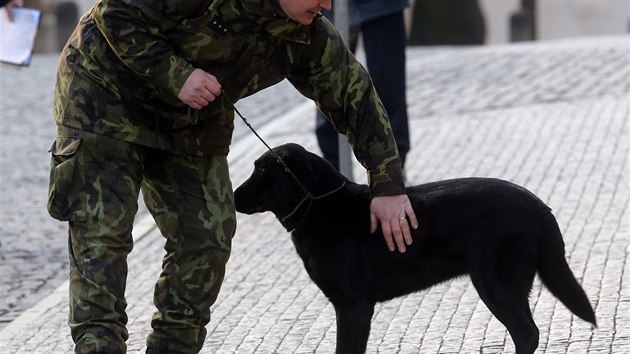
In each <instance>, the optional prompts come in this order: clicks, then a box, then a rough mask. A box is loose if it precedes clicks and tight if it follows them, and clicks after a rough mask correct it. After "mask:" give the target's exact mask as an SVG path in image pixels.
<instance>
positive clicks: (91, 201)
mask: <svg viewBox="0 0 630 354" xmlns="http://www.w3.org/2000/svg"><path fill="white" fill-rule="evenodd" d="M51 153H52V160H51V183H50V191H49V198H48V199H49V200H48V209H49V212H50V214H51V215H52V216H53V217H54V218H56V219H58V220H63V221H68V222H69V229H70V231H69V255H70V300H69V301H70V316H69V317H70V318H69V325H70V328H71V334H72V338H73V340H74V342H75V352H76V353H124V352H125V350H126V345H125V341H126V340H127V338H128V332H127V329H126V327H125V326H126V324H127V315H126V313H125V308H126V306H127V303H126V301H125V287H126V282H127V279H126V278H127V255H128V254H129V252H131V250H132V247H133V240H132V236H131V230H132V226H133V220H134V217H135V214H136V212H137V210H138V196H139V191H142V194H143V197H144V200H145V203H146V205H147V207H148V209H149V211H150V212H151V214H152V215H153V217H154V219H155V221H156V224H157V226H158V228H159V229H160V232H161V233H162V235H163V236H164V238H165V239H166V240H165V246H164V249H165V251H166V252H165V256H164V258H163V262H162V273H161V275H160V277H159V279H158V281H157V284H156V285H155V292H154V299H153V301H154V304H155V306H156V307H157V312H156V313H155V314H154V316H153V319H152V322H151V326H152V329H153V330H152V332H151V334H150V335H149V337H148V339H147V347H148V348H149V349H150V350H155V352H158V353H197V352H199V350H200V349H201V347H202V345H203V341H204V339H205V336H206V330H205V325H206V324H207V323H208V322H209V321H210V305H212V304H213V303H214V301H215V300H216V298H217V295H218V293H219V288H220V286H221V283H222V281H223V277H224V274H225V264H226V262H227V261H228V258H229V255H230V248H231V241H232V237H233V235H234V231H235V228H236V215H235V209H234V198H233V194H232V193H233V192H232V185H231V182H230V179H229V171H228V166H227V158H226V156H224V155H217V156H209V157H197V156H188V155H181V154H176V153H172V152H167V151H162V150H155V149H152V148H147V147H144V146H139V145H136V144H130V143H127V142H123V141H120V140H115V139H111V138H108V137H105V136H101V135H96V134H92V133H89V132H85V131H79V130H74V129H68V128H64V127H59V129H58V134H57V138H56V140H55V143H54V144H53V146H52V148H51Z"/></svg>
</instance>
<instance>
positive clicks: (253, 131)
mask: <svg viewBox="0 0 630 354" xmlns="http://www.w3.org/2000/svg"><path fill="white" fill-rule="evenodd" d="M221 93H222V95H223V98H224V99H225V100H226V101H227V102H228V104H229V105H230V106H232V109H233V110H234V112H236V114H237V115H238V116H239V117H241V119H242V120H243V122H244V123H245V125H247V127H248V128H249V130H251V131H252V133H254V135H256V137H257V138H258V140H260V141H261V142H262V143H263V144H264V145H265V146H266V147H267V150H269V151H270V152H271V154H272V155H273V156H274V157H275V158H276V160H277V161H278V163H279V164H280V165H282V167H284V170H285V171H287V173H288V174H289V175H290V176H291V178H293V180H294V181H295V182H296V183H297V184H298V186H300V188H302V190H303V191H304V192H305V193H306V195H307V197H308V196H310V197H312V198H314V197H313V195H312V194H311V192H309V190H308V189H306V187H304V185H303V184H302V182H300V180H299V179H298V178H297V176H296V175H295V174H293V171H291V169H290V168H289V166H287V164H286V163H285V162H284V160H283V159H282V157H280V155H278V153H277V152H275V151H273V149H272V148H271V147H270V146H269V145H268V144H267V142H265V140H263V138H261V137H260V135H258V133H257V132H256V130H255V129H254V127H252V125H251V124H249V122H248V121H247V119H245V117H243V115H242V114H241V112H239V111H238V109H237V108H236V105H234V102H233V101H232V100H231V99H230V98H229V97H228V95H226V94H225V91H222V92H221Z"/></svg>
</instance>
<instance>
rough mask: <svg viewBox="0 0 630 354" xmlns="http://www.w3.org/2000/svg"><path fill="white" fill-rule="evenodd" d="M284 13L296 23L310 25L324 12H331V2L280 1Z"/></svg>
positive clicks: (307, 0)
mask: <svg viewBox="0 0 630 354" xmlns="http://www.w3.org/2000/svg"><path fill="white" fill-rule="evenodd" d="M280 7H282V10H284V13H285V14H287V16H289V18H290V19H292V20H293V21H295V22H298V23H301V24H303V25H310V24H311V23H312V22H313V19H314V18H315V16H317V14H318V13H319V12H320V11H321V10H322V9H326V10H330V7H331V0H280Z"/></svg>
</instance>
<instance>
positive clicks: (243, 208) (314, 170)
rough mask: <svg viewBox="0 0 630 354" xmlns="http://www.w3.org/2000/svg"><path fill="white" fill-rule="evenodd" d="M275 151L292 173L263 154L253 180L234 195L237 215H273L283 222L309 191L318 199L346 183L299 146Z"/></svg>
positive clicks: (270, 156)
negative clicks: (322, 192) (319, 196)
mask: <svg viewBox="0 0 630 354" xmlns="http://www.w3.org/2000/svg"><path fill="white" fill-rule="evenodd" d="M273 151H274V152H275V153H276V154H277V155H278V156H280V157H281V158H282V161H284V163H285V164H286V165H287V167H288V168H289V170H290V171H291V172H289V171H287V170H286V169H285V167H284V166H283V165H282V163H281V162H280V161H278V158H277V157H276V156H275V155H274V154H272V153H271V152H269V151H268V152H266V153H264V154H263V155H262V156H261V157H259V158H258V159H257V160H256V162H254V172H253V173H252V174H251V176H250V177H249V178H248V179H247V180H246V181H245V182H243V184H241V185H240V186H239V187H238V188H237V189H236V190H235V191H234V199H235V202H236V210H237V211H238V212H240V213H244V214H254V213H261V212H265V211H271V212H273V213H274V214H275V215H276V217H278V218H279V219H281V218H283V217H284V216H286V215H287V214H289V213H290V212H291V211H292V210H293V209H294V208H295V207H296V206H297V205H298V203H300V201H301V200H303V199H304V197H305V196H306V195H307V191H308V192H310V193H312V194H314V195H317V194H318V193H319V191H322V190H323V191H327V190H331V189H332V188H334V187H337V186H339V184H340V183H341V182H342V181H343V180H345V178H344V177H343V176H342V175H341V174H339V173H338V172H337V171H336V170H335V169H334V167H332V166H331V165H330V164H329V163H328V162H327V161H326V160H324V159H322V158H321V157H319V156H317V155H315V154H313V153H311V152H308V151H306V149H304V148H303V147H302V146H300V145H298V144H285V145H281V146H278V147H276V148H274V149H273ZM291 173H292V174H293V175H294V176H295V178H294V177H293V176H292V175H291ZM296 179H297V180H298V181H299V183H300V184H302V186H303V187H304V188H302V187H301V186H300V184H298V182H297V181H296ZM304 189H306V191H305V190H304Z"/></svg>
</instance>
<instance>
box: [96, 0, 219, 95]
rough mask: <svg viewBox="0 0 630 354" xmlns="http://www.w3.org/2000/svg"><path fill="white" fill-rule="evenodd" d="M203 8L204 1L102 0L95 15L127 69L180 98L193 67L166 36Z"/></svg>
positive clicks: (97, 23) (98, 24) (205, 4)
mask: <svg viewBox="0 0 630 354" xmlns="http://www.w3.org/2000/svg"><path fill="white" fill-rule="evenodd" d="M204 6H207V1H205V0H188V1H181V0H101V1H99V3H98V5H97V7H96V9H95V11H94V12H93V16H94V20H95V22H96V25H97V27H98V29H99V31H100V32H101V33H103V35H104V36H105V38H106V39H107V42H108V43H109V46H110V47H111V48H112V50H113V51H114V53H115V54H116V56H117V57H118V58H119V59H120V60H121V62H123V63H124V64H125V66H127V67H128V68H129V69H130V70H131V71H132V72H133V73H135V74H136V75H137V76H138V77H141V78H143V79H145V80H147V81H149V82H151V83H152V84H153V85H155V86H156V87H160V88H162V89H164V90H166V92H170V93H172V94H173V95H175V96H177V94H178V93H179V89H180V88H181V86H182V85H183V84H184V82H185V81H186V79H187V78H188V76H190V74H191V73H192V71H193V70H194V67H193V66H192V65H191V64H190V63H189V62H188V61H187V60H186V59H185V58H183V57H181V56H179V55H178V54H177V53H176V51H175V50H174V48H173V47H172V45H171V44H169V41H168V38H167V37H166V35H165V33H167V31H168V30H169V29H172V28H173V27H174V26H175V24H176V23H177V21H179V20H181V19H183V18H185V17H187V16H191V15H194V14H195V13H199V12H201V11H203V7H204Z"/></svg>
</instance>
